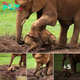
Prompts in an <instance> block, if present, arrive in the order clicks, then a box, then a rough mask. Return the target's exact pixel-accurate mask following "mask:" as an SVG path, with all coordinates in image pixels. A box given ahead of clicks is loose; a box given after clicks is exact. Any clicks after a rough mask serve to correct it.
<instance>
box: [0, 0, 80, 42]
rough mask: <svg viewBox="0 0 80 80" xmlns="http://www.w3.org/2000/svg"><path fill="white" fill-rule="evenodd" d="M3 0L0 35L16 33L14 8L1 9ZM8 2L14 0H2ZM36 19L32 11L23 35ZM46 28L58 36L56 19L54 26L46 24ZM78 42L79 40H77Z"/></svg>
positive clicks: (70, 29) (58, 30) (68, 34)
mask: <svg viewBox="0 0 80 80" xmlns="http://www.w3.org/2000/svg"><path fill="white" fill-rule="evenodd" d="M2 2H3V0H0V3H1V4H0V36H4V35H5V34H6V35H9V36H10V35H15V34H16V10H9V9H6V10H3V4H2ZM4 2H7V3H9V4H15V3H14V0H7V1H6V0H4ZM35 20H36V13H33V14H32V15H31V16H30V18H29V19H28V20H26V22H25V24H24V26H23V32H22V33H23V37H24V36H25V35H26V34H27V33H28V32H29V31H30V28H31V25H32V23H33V22H34V21H35ZM73 26H74V25H71V26H70V28H69V31H68V33H67V38H68V42H69V41H70V39H71V37H72V34H73ZM47 29H48V30H49V31H50V32H51V33H53V34H54V35H55V36H56V38H57V39H58V38H59V34H60V25H59V22H58V21H57V24H56V26H55V27H53V26H47ZM79 42H80V41H79Z"/></svg>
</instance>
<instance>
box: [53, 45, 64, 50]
mask: <svg viewBox="0 0 80 80" xmlns="http://www.w3.org/2000/svg"><path fill="white" fill-rule="evenodd" d="M61 49H66V46H63V45H57V46H56V47H54V50H61Z"/></svg>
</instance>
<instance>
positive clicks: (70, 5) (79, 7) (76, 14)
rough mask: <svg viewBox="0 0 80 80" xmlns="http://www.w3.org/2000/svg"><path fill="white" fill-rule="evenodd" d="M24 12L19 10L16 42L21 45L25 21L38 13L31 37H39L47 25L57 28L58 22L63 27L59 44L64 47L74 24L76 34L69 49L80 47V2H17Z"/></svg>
mask: <svg viewBox="0 0 80 80" xmlns="http://www.w3.org/2000/svg"><path fill="white" fill-rule="evenodd" d="M15 3H16V4H20V6H19V7H20V8H23V10H17V20H16V31H17V33H16V41H17V42H18V43H19V44H20V43H21V40H20V39H21V33H22V26H23V21H24V20H25V19H27V18H28V17H29V16H30V15H31V14H32V13H33V12H37V20H36V21H35V22H34V23H33V24H32V26H31V31H30V32H29V34H28V35H29V36H31V37H34V38H36V40H37V39H38V37H39V32H40V31H42V30H43V29H45V28H46V25H52V26H55V25H56V22H57V20H59V22H60V25H61V31H60V36H59V40H58V44H59V46H60V47H61V46H62V47H64V46H65V45H66V43H67V31H68V28H69V26H70V25H71V24H73V23H74V32H73V36H72V38H71V41H70V43H69V44H68V46H69V47H78V37H79V31H80V23H79V22H80V0H75V1H74V0H15Z"/></svg>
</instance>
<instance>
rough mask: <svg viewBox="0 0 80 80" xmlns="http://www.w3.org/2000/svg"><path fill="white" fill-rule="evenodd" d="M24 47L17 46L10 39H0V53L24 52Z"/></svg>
mask: <svg viewBox="0 0 80 80" xmlns="http://www.w3.org/2000/svg"><path fill="white" fill-rule="evenodd" d="M27 48H28V47H27V46H26V45H19V44H17V42H16V41H15V40H13V39H12V38H10V37H0V52H26V51H27Z"/></svg>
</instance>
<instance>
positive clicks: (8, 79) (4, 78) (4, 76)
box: [0, 65, 26, 80]
mask: <svg viewBox="0 0 80 80" xmlns="http://www.w3.org/2000/svg"><path fill="white" fill-rule="evenodd" d="M7 69H8V65H2V66H0V79H1V80H16V76H26V68H22V67H21V68H20V69H19V70H17V71H15V72H11V71H9V72H8V71H7Z"/></svg>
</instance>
